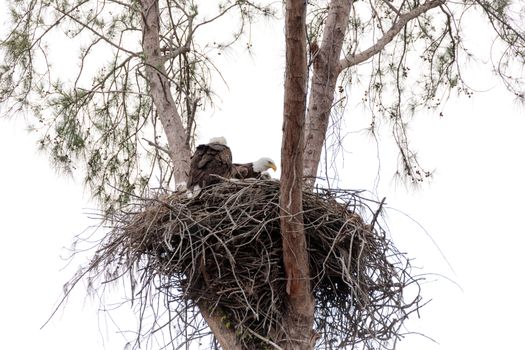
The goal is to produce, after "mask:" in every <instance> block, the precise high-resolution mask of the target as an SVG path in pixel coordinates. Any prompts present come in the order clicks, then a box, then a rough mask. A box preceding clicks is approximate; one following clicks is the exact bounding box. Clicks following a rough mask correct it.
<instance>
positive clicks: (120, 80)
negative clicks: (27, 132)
mask: <svg viewBox="0 0 525 350" xmlns="http://www.w3.org/2000/svg"><path fill="white" fill-rule="evenodd" d="M9 5H10V12H9V14H10V21H11V23H10V27H11V28H12V29H11V31H10V32H9V33H8V34H7V36H5V37H4V38H0V103H1V104H2V106H3V107H4V115H14V114H18V113H19V112H23V113H25V114H26V115H28V116H29V117H30V118H29V120H30V129H31V130H33V131H34V132H37V133H38V134H39V136H40V141H39V147H40V148H41V149H43V150H47V151H48V152H49V154H50V157H51V160H52V163H53V164H54V165H55V166H56V168H57V169H60V170H62V171H63V172H66V173H72V174H75V175H76V174H80V175H82V176H83V177H84V181H85V183H86V185H87V186H88V187H89V188H90V190H91V192H92V193H93V196H94V197H95V198H96V199H98V200H100V202H101V204H102V207H103V208H104V210H105V211H106V212H110V211H112V210H114V209H115V208H118V207H120V206H122V205H125V204H126V203H127V202H129V200H130V198H132V197H133V196H135V195H142V194H143V193H144V191H146V190H147V189H148V188H150V187H161V186H165V187H169V186H173V183H171V184H170V181H171V172H172V170H171V166H170V159H169V157H168V156H167V154H165V153H163V151H161V150H160V148H156V147H152V146H151V143H155V144H158V145H159V146H163V147H165V143H166V140H165V136H164V131H163V130H162V127H161V125H160V123H159V119H158V115H157V113H156V111H155V109H154V107H153V104H152V99H151V97H150V96H149V91H148V84H147V81H146V78H145V76H146V74H145V64H144V55H143V54H142V47H141V40H142V29H141V28H142V15H141V8H140V3H139V2H137V1H133V2H130V3H129V4H127V3H125V2H110V3H108V2H104V1H88V0H16V1H11V2H10V4H9ZM198 5H199V3H198V2H196V1H161V4H160V9H161V28H160V34H161V36H160V42H161V49H162V54H163V55H164V56H165V57H166V62H165V65H166V70H167V74H168V77H169V79H170V81H171V84H172V85H171V93H172V94H173V96H174V98H175V101H176V103H177V106H178V107H179V108H178V109H179V112H180V115H181V116H182V118H183V123H184V126H185V128H186V129H187V142H188V143H189V144H190V145H191V144H192V143H193V137H194V134H195V126H196V121H197V118H198V117H197V115H198V113H199V112H200V111H202V110H204V109H205V108H206V107H207V106H210V104H211V102H212V97H213V94H212V86H211V78H212V75H213V71H212V70H213V69H215V68H214V65H213V62H212V61H211V60H210V57H209V56H208V55H209V53H210V44H209V43H207V42H206V40H205V39H203V40H200V41H198V40H196V39H195V35H196V34H197V33H200V32H201V31H202V29H201V28H203V27H204V26H205V25H207V26H209V25H212V24H213V22H214V21H217V20H221V19H222V18H223V17H227V16H234V17H241V21H239V22H238V23H235V24H234V26H237V28H235V27H234V28H233V29H232V31H233V32H235V35H234V38H233V40H232V39H226V40H225V42H224V43H222V44H220V48H221V49H224V48H226V47H227V46H229V45H231V44H232V43H233V42H235V40H237V39H238V38H239V37H240V35H241V34H242V33H243V30H244V23H245V21H248V20H252V19H254V18H255V17H256V15H258V14H261V15H263V16H269V15H271V13H272V11H271V9H270V8H269V7H267V6H262V5H261V6H259V5H256V4H255V3H253V2H249V1H224V2H222V3H221V4H220V5H219V6H218V7H217V8H216V9H215V10H214V11H211V10H210V9H209V8H206V11H205V12H206V13H204V14H202V15H201V14H199V6H198ZM183 46H188V47H189V48H190V51H189V52H187V53H184V54H182V55H178V56H177V55H171V53H172V50H176V49H177V48H180V47H183ZM211 46H213V45H211ZM214 49H216V48H214ZM75 57H77V59H76V61H74V60H75ZM71 63H73V64H71Z"/></svg>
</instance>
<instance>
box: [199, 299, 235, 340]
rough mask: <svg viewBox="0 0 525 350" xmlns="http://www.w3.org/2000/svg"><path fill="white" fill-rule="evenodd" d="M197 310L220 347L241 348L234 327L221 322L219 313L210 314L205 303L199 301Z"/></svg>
mask: <svg viewBox="0 0 525 350" xmlns="http://www.w3.org/2000/svg"><path fill="white" fill-rule="evenodd" d="M199 310H200V312H201V315H202V317H203V318H204V320H205V321H206V323H207V324H208V327H210V329H211V331H212V332H213V335H214V336H215V339H217V341H218V342H219V345H220V346H221V348H223V349H224V350H242V346H241V343H240V342H239V339H238V338H237V335H236V334H235V329H232V328H227V327H226V326H225V325H224V324H223V322H221V318H220V316H219V315H212V314H210V312H209V311H208V307H207V305H206V304H205V303H203V302H200V303H199Z"/></svg>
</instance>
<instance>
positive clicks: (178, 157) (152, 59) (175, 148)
mask: <svg viewBox="0 0 525 350" xmlns="http://www.w3.org/2000/svg"><path fill="white" fill-rule="evenodd" d="M140 5H141V11H142V35H143V37H142V48H143V50H144V56H145V57H144V61H145V64H146V77H147V79H148V83H149V88H150V94H151V97H152V98H153V103H154V104H155V108H156V110H157V113H158V115H159V119H160V122H161V123H162V127H163V129H164V133H165V134H166V138H167V140H168V146H169V152H170V157H171V160H172V162H173V171H174V178H175V183H176V184H180V183H181V182H185V181H186V179H187V176H188V170H189V168H190V157H191V150H190V147H189V145H188V143H187V142H186V131H185V129H184V126H183V124H182V119H181V117H180V114H179V112H178V111H177V106H176V104H175V101H174V100H173V95H172V94H171V91H170V81H169V79H168V77H167V75H166V68H165V66H164V63H165V59H164V58H163V57H162V56H161V51H160V41H159V40H160V35H159V30H160V23H159V2H158V0H141V1H140ZM180 49H181V50H180V53H182V52H183V51H184V49H185V48H180ZM172 56H173V55H172Z"/></svg>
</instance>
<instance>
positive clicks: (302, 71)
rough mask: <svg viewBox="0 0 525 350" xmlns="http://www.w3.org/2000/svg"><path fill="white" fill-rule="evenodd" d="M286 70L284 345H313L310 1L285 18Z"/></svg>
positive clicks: (291, 2)
mask: <svg viewBox="0 0 525 350" xmlns="http://www.w3.org/2000/svg"><path fill="white" fill-rule="evenodd" d="M285 18H286V19H285V26H286V29H285V32H286V72H285V83H284V121H283V139H282V146H281V147H282V148H281V169H282V170H281V193H280V198H279V204H280V207H281V235H282V241H283V259H284V268H285V273H286V278H287V284H286V292H287V294H288V309H287V312H286V316H285V319H284V321H283V322H284V324H283V328H284V331H285V334H284V336H283V337H282V339H280V341H279V343H280V344H281V345H282V347H283V348H284V349H290V350H291V349H294V350H300V349H312V348H313V341H312V339H313V336H312V335H313V330H312V327H313V318H314V301H313V297H312V295H311V290H310V271H309V264H308V252H307V250H306V237H305V234H304V225H303V215H302V210H303V203H302V202H303V200H302V199H303V198H302V190H303V146H304V118H305V112H306V93H307V91H306V89H307V77H308V72H307V64H306V2H305V1H304V0H288V1H287V2H286V17H285Z"/></svg>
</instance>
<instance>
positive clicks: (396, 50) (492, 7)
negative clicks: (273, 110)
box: [308, 0, 525, 183]
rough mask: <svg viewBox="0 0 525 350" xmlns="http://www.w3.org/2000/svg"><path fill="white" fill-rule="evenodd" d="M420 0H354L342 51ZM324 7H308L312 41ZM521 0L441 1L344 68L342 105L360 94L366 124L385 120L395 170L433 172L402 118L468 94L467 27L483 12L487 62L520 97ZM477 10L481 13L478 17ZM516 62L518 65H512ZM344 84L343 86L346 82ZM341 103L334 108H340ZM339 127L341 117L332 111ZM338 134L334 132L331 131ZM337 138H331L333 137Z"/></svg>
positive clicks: (409, 174) (524, 35)
mask: <svg viewBox="0 0 525 350" xmlns="http://www.w3.org/2000/svg"><path fill="white" fill-rule="evenodd" d="M422 3H423V2H422V1H419V0H410V1H371V2H368V3H366V2H354V4H353V9H352V15H351V16H352V17H351V18H350V21H349V25H348V31H347V32H348V34H347V40H345V47H344V55H345V56H350V57H351V56H352V55H354V54H357V53H360V52H363V51H364V50H366V49H368V48H370V47H372V46H373V45H374V44H375V43H377V42H378V40H380V39H381V38H382V37H383V36H384V35H385V33H386V32H387V31H388V30H389V29H390V28H392V27H393V25H394V24H395V23H396V22H397V21H399V17H400V14H406V13H409V12H410V11H412V10H414V9H415V8H417V7H419V6H421V5H422ZM327 13H328V7H326V4H325V2H315V4H313V5H312V6H311V10H310V21H309V30H308V32H309V40H310V41H317V42H320V40H321V39H320V38H321V36H322V33H323V32H322V29H323V25H324V22H325V20H326V16H327ZM523 13H525V5H524V3H523V2H519V1H514V2H512V1H507V0H500V1H478V0H474V1H472V0H469V1H462V2H460V3H457V2H450V1H444V2H443V4H442V5H441V6H438V7H436V8H434V9H432V10H430V11H428V12H426V13H423V14H421V15H419V16H418V17H417V18H415V19H413V20H411V21H409V22H408V23H407V24H406V25H405V26H404V27H403V28H402V30H401V31H400V32H399V34H397V35H396V36H395V37H394V38H393V40H392V41H391V42H389V43H388V44H387V45H386V46H385V47H384V48H383V49H382V50H381V51H380V52H379V53H377V54H376V55H374V56H373V57H371V58H370V59H369V60H368V61H367V64H362V65H358V66H353V67H350V68H349V69H347V70H346V71H344V72H343V74H342V76H341V78H340V82H339V85H340V86H341V88H340V90H339V94H340V96H339V97H336V98H335V100H339V101H340V103H339V104H340V105H341V107H344V106H345V103H344V100H345V99H346V97H347V96H346V94H347V93H348V94H350V95H354V96H355V95H356V94H357V93H361V92H362V93H363V98H362V102H363V105H364V106H366V107H367V109H368V111H369V113H370V114H371V116H372V117H371V122H370V131H371V133H372V134H374V135H375V134H376V132H377V127H378V125H380V124H381V122H380V121H386V122H387V124H388V125H389V126H390V130H391V133H392V135H393V138H394V140H395V142H396V144H397V147H398V150H399V169H398V174H399V175H400V176H401V177H402V178H404V179H408V180H409V182H411V183H419V182H422V181H424V180H425V179H426V178H428V177H429V176H430V173H429V172H428V171H426V170H424V169H423V168H422V167H421V166H420V164H419V161H418V159H417V156H416V153H415V152H414V151H413V150H412V148H411V147H410V142H409V134H408V131H407V125H408V123H409V121H410V120H411V118H412V116H414V115H415V114H418V113H421V112H425V111H428V110H431V111H439V109H440V108H441V107H442V105H443V103H444V102H445V101H446V100H447V99H448V97H449V96H450V94H451V92H453V91H454V92H457V93H459V94H464V95H465V96H467V97H470V96H471V95H472V93H473V91H472V89H471V88H470V87H469V85H468V82H466V81H465V80H464V78H463V75H462V69H464V68H465V63H466V62H467V61H468V60H469V59H472V58H473V57H472V53H471V52H470V51H469V49H468V48H467V47H466V46H465V45H464V42H463V39H464V36H465V34H464V32H463V30H464V28H465V26H468V25H469V24H470V23H469V20H467V18H468V17H469V16H470V18H469V19H470V22H471V21H472V20H476V19H479V18H480V17H482V16H484V17H485V18H486V19H488V24H489V25H490V26H492V28H493V29H494V32H493V33H494V35H493V37H492V38H489V39H490V40H493V42H494V44H493V51H492V62H493V65H494V71H495V73H496V74H497V75H498V76H499V77H500V78H501V79H502V80H503V82H504V83H505V84H506V86H507V88H508V89H509V90H510V91H511V92H512V93H514V94H515V96H516V97H517V98H518V99H519V100H520V101H521V102H525V95H524V91H523V86H524V81H523V74H521V75H520V74H519V73H518V74H512V72H514V73H515V72H516V71H518V72H519V67H520V66H521V67H522V66H523V65H524V64H525V55H524V53H525V24H524V22H523V16H522V15H520V14H523ZM480 15H481V16H480ZM516 67H518V69H516ZM345 86H348V89H345V88H343V87H345ZM337 107H338V106H336V108H334V109H333V113H334V114H337V113H340V114H343V111H342V108H341V109H338V108H337ZM334 120H336V122H334V125H336V127H337V125H338V124H337V123H338V118H334ZM335 134H336V137H337V135H338V133H335ZM337 142H338V141H337V140H334V141H333V142H332V143H333V144H337Z"/></svg>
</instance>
